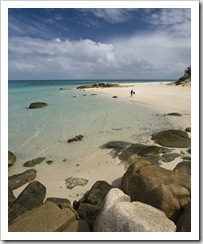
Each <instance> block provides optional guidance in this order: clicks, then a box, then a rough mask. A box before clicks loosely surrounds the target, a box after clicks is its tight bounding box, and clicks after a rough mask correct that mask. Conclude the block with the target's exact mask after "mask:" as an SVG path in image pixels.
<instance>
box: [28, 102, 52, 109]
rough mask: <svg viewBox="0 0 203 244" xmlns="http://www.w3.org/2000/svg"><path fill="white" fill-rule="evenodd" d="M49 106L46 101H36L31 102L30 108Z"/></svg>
mask: <svg viewBox="0 0 203 244" xmlns="http://www.w3.org/2000/svg"><path fill="white" fill-rule="evenodd" d="M46 106H48V104H47V103H44V102H34V103H31V104H30V106H29V108H30V109H33V108H43V107H46Z"/></svg>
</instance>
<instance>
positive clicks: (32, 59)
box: [9, 32, 190, 79]
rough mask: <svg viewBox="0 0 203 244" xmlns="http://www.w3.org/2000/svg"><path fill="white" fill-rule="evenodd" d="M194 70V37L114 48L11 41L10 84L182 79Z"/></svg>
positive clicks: (136, 40)
mask: <svg viewBox="0 0 203 244" xmlns="http://www.w3.org/2000/svg"><path fill="white" fill-rule="evenodd" d="M188 65H190V37H188V38H184V39H183V38H182V37H174V36H171V35H169V34H168V33H165V32H154V33H150V34H146V33H145V34H144V33H143V34H137V35H133V36H130V37H125V38H115V39H111V40H109V42H108V43H107V42H95V41H93V40H90V39H82V40H79V41H71V40H65V41H61V40H60V39H59V38H55V39H53V40H41V39H32V38H27V37H24V38H23V37H12V38H9V79H111V78H112V79H113V78H115V79H118V78H120V79H125V78H126V79H141V78H144V79H150V78H151V79H158V78H160V79H161V78H175V79H176V78H179V76H180V75H182V73H183V71H184V69H185V68H186V67H187V66H188Z"/></svg>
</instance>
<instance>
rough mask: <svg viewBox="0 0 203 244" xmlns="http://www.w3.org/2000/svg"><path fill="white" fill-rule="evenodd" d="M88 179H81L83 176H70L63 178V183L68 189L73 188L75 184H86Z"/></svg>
mask: <svg viewBox="0 0 203 244" xmlns="http://www.w3.org/2000/svg"><path fill="white" fill-rule="evenodd" d="M88 181H89V180H87V179H83V178H79V177H75V178H74V177H70V178H67V179H66V180H65V182H66V183H65V184H66V188H68V189H71V190H72V189H73V188H74V187H76V186H85V185H87V183H88Z"/></svg>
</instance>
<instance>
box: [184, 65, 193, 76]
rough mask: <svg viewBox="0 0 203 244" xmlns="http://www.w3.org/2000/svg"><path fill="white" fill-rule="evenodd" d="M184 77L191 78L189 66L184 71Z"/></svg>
mask: <svg viewBox="0 0 203 244" xmlns="http://www.w3.org/2000/svg"><path fill="white" fill-rule="evenodd" d="M184 76H187V77H191V65H190V66H189V67H187V68H186V69H185V71H184Z"/></svg>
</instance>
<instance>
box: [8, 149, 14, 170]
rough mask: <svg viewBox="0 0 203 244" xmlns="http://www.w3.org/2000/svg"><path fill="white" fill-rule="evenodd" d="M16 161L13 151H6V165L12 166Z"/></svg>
mask: <svg viewBox="0 0 203 244" xmlns="http://www.w3.org/2000/svg"><path fill="white" fill-rule="evenodd" d="M15 161H16V156H15V154H14V153H13V152H11V151H8V167H10V166H13V165H14V163H15Z"/></svg>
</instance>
